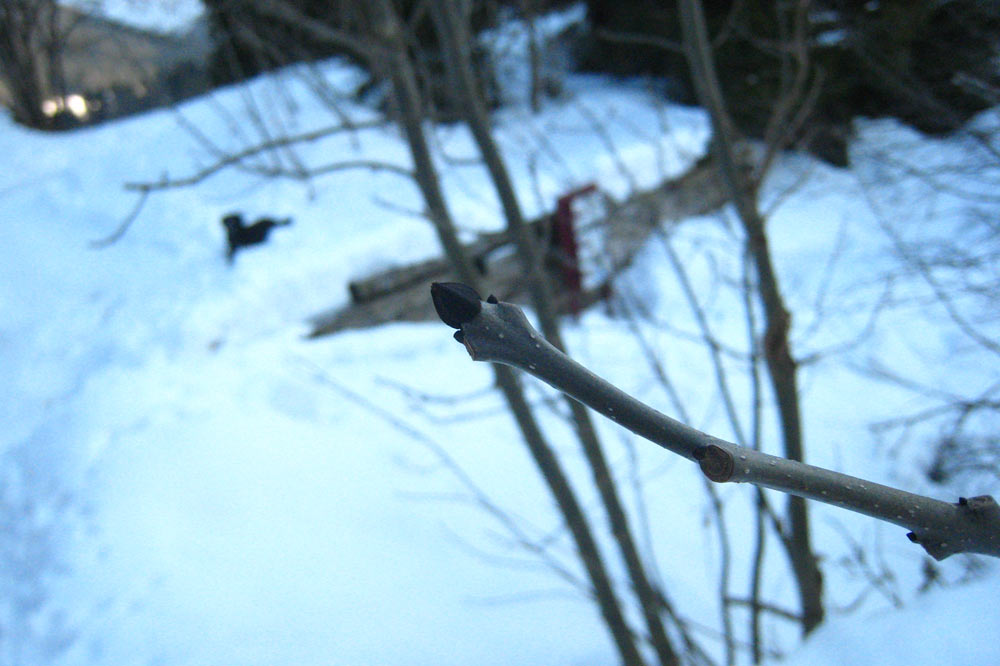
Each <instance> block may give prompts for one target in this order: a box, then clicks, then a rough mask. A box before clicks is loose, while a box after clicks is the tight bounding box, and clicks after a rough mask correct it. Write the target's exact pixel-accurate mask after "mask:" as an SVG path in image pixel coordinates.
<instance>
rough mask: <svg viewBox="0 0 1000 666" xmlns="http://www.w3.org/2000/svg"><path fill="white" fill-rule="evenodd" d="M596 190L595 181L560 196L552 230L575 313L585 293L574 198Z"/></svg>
mask: <svg viewBox="0 0 1000 666" xmlns="http://www.w3.org/2000/svg"><path fill="white" fill-rule="evenodd" d="M596 190H597V185H595V184H594V183H590V184H589V185H584V186H583V187H580V188H577V189H575V190H572V191H570V192H567V193H566V194H564V195H562V196H561V197H559V200H558V202H557V204H556V214H555V219H554V221H553V227H552V230H553V232H554V236H555V238H554V241H555V244H556V245H557V246H558V248H559V250H560V252H559V259H560V262H559V263H560V269H561V270H562V276H563V284H564V285H565V287H566V291H567V292H568V293H569V311H570V312H572V313H573V315H578V314H580V308H581V296H582V294H583V272H582V271H581V270H580V256H579V246H578V245H577V242H576V228H575V224H574V219H573V199H575V198H577V197H579V196H583V195H584V194H590V193H591V192H594V191H596Z"/></svg>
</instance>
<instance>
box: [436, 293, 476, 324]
mask: <svg viewBox="0 0 1000 666" xmlns="http://www.w3.org/2000/svg"><path fill="white" fill-rule="evenodd" d="M431 300H433V301H434V309H435V310H437V313H438V317H441V321H443V322H444V323H446V324H448V325H449V326H451V327H452V328H462V324H464V323H465V322H467V321H471V320H472V319H475V318H476V315H478V314H479V311H480V310H482V309H483V304H482V299H480V298H479V294H477V293H476V290H475V289H473V288H472V287H470V286H468V285H464V284H462V283H460V282H434V283H432V284H431Z"/></svg>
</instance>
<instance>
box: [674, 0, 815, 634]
mask: <svg viewBox="0 0 1000 666" xmlns="http://www.w3.org/2000/svg"><path fill="white" fill-rule="evenodd" d="M678 2H679V9H680V20H681V28H682V31H683V34H684V50H685V54H686V56H687V58H688V62H689V63H690V66H691V72H692V78H693V80H694V82H695V87H696V89H697V93H698V98H699V99H700V101H701V104H702V106H704V107H705V108H706V109H707V110H708V112H709V114H710V115H711V117H712V126H713V129H714V131H715V135H714V137H713V144H712V145H713V150H714V151H715V152H716V155H717V158H718V163H719V167H720V170H721V172H722V176H723V178H724V179H725V180H726V182H727V183H728V184H729V187H730V190H731V192H732V196H733V201H734V202H735V204H736V210H737V212H738V214H739V217H740V221H741V222H742V224H743V229H744V232H745V234H746V243H747V247H748V249H749V252H750V255H751V257H752V258H753V263H754V267H755V268H756V272H757V290H758V296H759V298H760V301H761V304H762V305H763V308H764V315H765V318H766V322H767V323H766V328H765V332H764V341H763V348H764V349H763V351H764V356H765V359H766V361H767V369H768V373H769V375H770V377H771V385H772V387H773V389H774V395H775V399H776V402H777V405H778V411H779V415H780V419H781V429H782V438H783V442H784V449H785V457H786V458H789V459H791V460H797V461H799V462H802V461H803V457H804V456H803V446H802V424H801V418H800V408H799V390H798V384H797V367H796V363H795V360H794V359H793V358H792V355H791V351H790V348H789V339H788V332H789V329H790V327H791V315H790V314H789V313H788V310H787V309H786V308H785V305H784V301H783V299H782V297H781V291H780V288H779V286H778V280H777V276H776V275H775V272H774V266H773V264H772V263H771V255H770V252H769V250H768V244H767V234H766V230H765V225H764V219H763V217H762V216H761V214H760V211H759V208H758V206H757V194H756V191H755V186H754V184H753V183H752V182H750V181H749V179H748V178H746V177H745V176H744V175H743V174H741V172H740V170H739V169H738V168H737V160H736V158H735V153H736V147H735V144H736V141H735V129H734V126H733V123H732V120H731V119H730V117H729V114H728V112H727V110H726V107H725V101H724V99H723V96H722V90H721V87H720V86H719V81H718V78H717V76H716V72H715V65H714V62H713V59H712V53H711V46H710V45H709V42H708V35H707V30H706V28H705V19H704V16H703V14H702V10H701V3H700V2H698V0H678ZM788 522H789V533H787V534H784V535H781V536H782V543H783V544H784V546H785V550H786V552H787V553H788V557H789V560H790V561H791V565H792V570H793V571H794V574H795V580H796V584H797V586H798V590H799V601H800V603H801V605H802V629H803V631H804V632H805V633H809V632H810V631H812V630H813V629H815V628H816V626H817V625H819V623H820V622H822V621H823V614H824V610H823V580H822V576H821V574H820V570H819V565H818V563H817V559H816V555H815V553H814V552H813V549H812V545H811V543H810V534H809V515H808V511H807V509H806V505H805V500H803V499H802V498H800V497H794V496H790V497H789V498H788Z"/></svg>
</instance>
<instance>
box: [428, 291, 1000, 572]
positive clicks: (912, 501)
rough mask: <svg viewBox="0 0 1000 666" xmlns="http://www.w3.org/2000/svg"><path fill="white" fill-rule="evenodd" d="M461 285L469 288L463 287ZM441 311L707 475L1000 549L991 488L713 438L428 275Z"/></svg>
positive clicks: (470, 336)
mask: <svg viewBox="0 0 1000 666" xmlns="http://www.w3.org/2000/svg"><path fill="white" fill-rule="evenodd" d="M466 289H467V288H466ZM433 290H434V292H435V305H436V306H437V308H438V313H439V314H441V315H442V319H443V320H445V321H446V323H449V325H452V326H453V327H455V328H458V329H459V331H458V332H457V333H456V334H455V336H456V339H458V340H459V341H460V342H462V343H463V344H464V345H465V348H466V349H467V350H468V352H469V355H470V356H472V359H473V360H475V361H490V362H493V363H500V364H504V365H509V366H512V367H516V368H520V369H521V370H524V371H526V372H528V373H530V374H532V375H534V376H535V377H538V378H539V379H541V380H542V381H544V382H546V383H547V384H549V385H550V386H552V387H554V388H556V389H558V390H560V391H562V392H564V393H566V394H567V395H569V396H571V397H573V398H575V399H576V400H578V401H579V402H581V403H583V404H585V405H587V406H588V407H590V408H591V409H594V410H596V411H598V412H600V413H601V414H604V415H605V416H607V417H608V418H610V419H611V420H613V421H615V422H616V423H618V424H619V425H621V426H623V427H625V428H627V429H629V430H631V431H632V432H634V433H636V434H637V435H640V436H641V437H645V438H646V439H648V440H650V441H652V442H655V443H656V444H659V445H660V446H662V447H663V448H665V449H667V450H669V451H671V452H673V453H676V454H678V455H680V456H683V457H685V458H687V459H688V460H691V461H694V462H697V463H698V465H699V467H700V468H701V470H702V472H703V473H704V474H705V476H707V477H708V478H709V479H710V480H712V481H715V482H718V483H723V482H730V481H732V482H744V483H751V484H753V485H756V486H759V487H762V488H771V489H773V490H778V491H781V492H784V493H788V494H789V495H793V496H796V497H802V498H804V499H812V500H816V501H819V502H823V503H825V504H831V505H833V506H839V507H841V508H843V509H848V510H850V511H854V512H856V513H861V514H864V515H867V516H871V517H873V518H878V519H879V520H884V521H886V522H889V523H893V524H895V525H900V526H902V527H906V528H908V529H909V530H911V532H910V533H909V534H908V535H907V536H908V537H909V539H910V540H911V541H913V542H914V543H917V544H919V545H920V546H922V547H923V548H924V550H926V551H927V553H928V554H930V555H931V556H932V557H934V558H935V559H938V560H942V559H944V558H946V557H948V556H949V555H953V554H955V553H980V554H983V555H992V556H994V557H1000V505H998V504H997V502H996V500H994V499H993V498H992V497H990V496H980V497H973V498H968V499H967V498H964V497H962V498H959V501H958V502H957V503H956V504H949V503H948V502H942V501H940V500H935V499H931V498H929V497H924V496H922V495H916V494H914V493H909V492H906V491H903V490H898V489H896V488H891V487H889V486H883V485H881V484H878V483H874V482H871V481H866V480H864V479H859V478H856V477H853V476H848V475H846V474H841V473H839V472H834V471H831V470H827V469H823V468H820V467H814V466H812V465H807V464H805V463H801V462H798V461H795V460H789V459H787V458H781V457H778V456H772V455H769V454H767V453H763V452H760V451H756V450H754V449H750V448H746V447H743V446H739V445H737V444H733V443H731V442H727V441H725V440H721V439H718V438H716V437H712V436H711V435H708V434H706V433H704V432H701V431H700V430H696V429H694V428H691V427H689V426H687V425H684V424H683V423H681V422H679V421H675V420H674V419H672V418H670V417H668V416H666V415H664V414H662V413H660V412H658V411H656V410H655V409H653V408H651V407H649V406H648V405H645V404H643V403H641V402H639V401H638V400H636V399H635V398H633V397H631V396H630V395H628V394H627V393H624V392H623V391H621V390H619V389H618V388H616V387H614V386H612V385H611V384H610V383H608V382H607V381H605V380H603V379H601V378H600V377H598V376H597V375H595V374H594V373H592V372H590V371H589V370H587V369H586V368H584V367H583V366H582V365H580V364H579V363H577V362H576V361H573V360H572V359H571V358H569V357H568V356H566V355H565V354H563V353H562V352H561V351H559V350H558V349H556V348H555V347H553V346H552V345H550V344H549V343H548V342H547V341H546V340H545V339H544V338H543V337H542V336H541V335H539V334H538V332H537V331H536V330H535V329H534V328H532V326H531V324H530V323H528V320H527V318H526V317H525V316H524V313H523V312H522V311H521V309H520V308H519V307H517V306H516V305H513V304H511V303H501V302H499V301H497V300H496V299H495V298H492V297H491V298H490V299H488V300H487V301H486V302H485V303H484V302H482V301H480V300H478V299H473V298H471V297H470V296H469V295H468V292H467V291H464V290H456V289H454V288H452V287H450V286H448V285H444V286H442V285H439V284H435V286H434V287H433Z"/></svg>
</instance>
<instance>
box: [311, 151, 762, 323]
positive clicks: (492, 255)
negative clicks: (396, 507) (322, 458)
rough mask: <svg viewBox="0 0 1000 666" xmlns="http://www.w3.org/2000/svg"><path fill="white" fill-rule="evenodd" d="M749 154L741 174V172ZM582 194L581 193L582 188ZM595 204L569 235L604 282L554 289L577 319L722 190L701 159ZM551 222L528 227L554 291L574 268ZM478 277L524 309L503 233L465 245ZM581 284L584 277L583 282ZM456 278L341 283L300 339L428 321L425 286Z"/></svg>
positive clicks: (423, 274) (414, 275)
mask: <svg viewBox="0 0 1000 666" xmlns="http://www.w3.org/2000/svg"><path fill="white" fill-rule="evenodd" d="M749 157H750V156H749V153H747V154H746V163H745V165H744V166H745V168H749V163H750V159H749ZM583 189H587V188H582V190H583ZM599 196H601V197H603V199H604V203H605V213H604V215H602V216H600V217H599V218H598V219H595V220H592V221H590V222H589V223H587V224H586V225H584V226H583V227H582V228H580V229H578V230H577V233H578V234H580V235H585V234H587V233H588V232H589V231H590V230H593V229H599V230H600V232H601V233H600V235H601V237H602V239H603V242H602V243H601V247H600V249H599V251H600V253H601V255H602V256H601V264H602V266H604V267H605V270H604V271H603V274H604V277H601V278H597V279H596V281H595V279H593V276H591V277H592V279H591V284H589V285H586V286H583V287H581V288H580V289H579V291H575V292H573V291H567V290H566V289H562V288H557V289H554V290H553V291H554V292H555V293H556V294H557V295H558V298H557V301H558V305H559V307H560V309H561V311H563V312H571V311H572V312H578V311H579V310H582V309H586V308H588V307H590V306H592V305H593V304H595V303H597V302H599V301H601V300H602V299H603V298H605V297H606V296H607V295H608V294H609V293H610V281H611V278H612V277H613V276H614V274H616V273H617V272H618V271H621V270H622V269H624V268H625V267H627V266H628V265H629V264H630V263H631V261H632V258H633V257H634V256H635V254H636V252H638V250H639V248H641V247H642V245H643V243H645V241H646V239H647V238H648V237H649V234H650V233H651V232H652V231H653V229H654V228H655V227H656V226H657V225H659V224H660V223H661V222H663V221H665V220H667V221H679V220H682V219H685V218H688V217H694V216H697V215H705V214H707V213H710V212H712V211H714V210H717V209H718V208H720V207H722V206H723V205H724V204H725V203H727V202H728V201H729V196H728V193H727V190H726V188H725V186H724V185H723V184H722V182H721V181H720V180H719V178H718V176H717V175H716V169H715V165H714V162H713V160H712V159H711V158H709V157H705V158H702V159H701V160H699V161H698V162H696V163H695V164H694V165H693V166H692V167H691V168H690V169H689V170H688V171H687V172H685V173H684V174H683V175H681V176H679V177H678V178H675V179H671V180H668V181H666V182H664V183H663V184H661V185H659V186H657V187H655V188H653V189H651V190H644V191H639V192H636V193H634V194H633V195H632V196H630V197H629V198H627V199H626V200H624V201H622V202H614V201H612V200H611V199H610V198H609V197H607V196H606V195H603V194H601V195H599ZM554 217H555V215H554V214H552V215H545V216H543V217H541V218H538V219H535V220H532V221H530V222H529V226H530V227H531V229H533V230H534V233H535V236H536V237H537V238H539V240H540V241H541V242H542V243H543V245H544V246H545V250H546V252H545V257H546V261H545V268H546V272H547V273H548V274H549V275H550V277H551V279H552V280H553V281H554V282H553V283H554V284H555V285H557V286H559V285H561V283H562V281H563V280H565V279H566V275H567V274H573V271H579V270H580V269H581V266H580V265H579V264H578V263H574V264H573V265H572V266H570V267H569V268H570V269H571V270H569V271H568V270H567V263H566V262H567V258H566V257H565V256H564V251H563V250H564V248H565V246H566V244H565V242H560V241H558V240H556V239H554V237H553V224H554V222H555V220H554ZM465 249H466V251H467V252H468V253H469V256H470V257H472V260H473V262H474V264H475V266H476V267H477V269H478V270H479V272H480V274H481V281H482V288H483V289H484V290H485V292H486V293H492V294H495V295H496V296H497V298H499V299H500V300H503V301H508V302H513V303H526V302H527V299H526V296H527V294H526V293H525V289H526V286H527V285H526V284H525V283H524V280H523V277H524V271H523V269H522V267H521V262H520V260H519V258H518V257H517V253H516V251H515V250H514V247H513V243H512V242H511V241H510V238H509V237H508V235H507V233H506V232H505V231H504V232H495V233H487V234H482V235H480V236H479V237H477V238H476V239H475V240H474V241H473V242H471V243H469V244H468V245H466V246H465ZM584 277H587V276H584ZM455 281H458V276H457V275H456V274H455V273H454V272H453V271H452V270H451V267H450V265H449V263H448V261H447V260H445V259H444V258H440V257H439V258H434V259H427V260H425V261H420V262H417V263H414V264H409V265H406V266H397V267H393V268H390V269H388V270H384V271H381V272H379V273H376V274H374V275H370V276H367V277H364V278H361V279H358V280H353V281H351V282H350V283H349V284H348V292H349V293H350V296H351V302H350V303H349V304H348V305H346V306H344V307H339V308H335V309H332V310H329V311H326V312H323V313H320V314H317V315H315V316H314V317H312V318H310V320H309V323H310V324H311V326H312V329H311V331H310V333H309V334H308V337H310V338H316V337H321V336H324V335H329V334H331V333H335V332H337V331H340V330H343V329H347V328H365V327H370V326H377V325H379V324H384V323H387V322H392V321H432V320H434V319H435V318H436V314H435V312H434V308H433V307H432V305H431V301H430V299H429V298H427V289H428V285H429V284H430V283H431V282H455Z"/></svg>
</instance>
